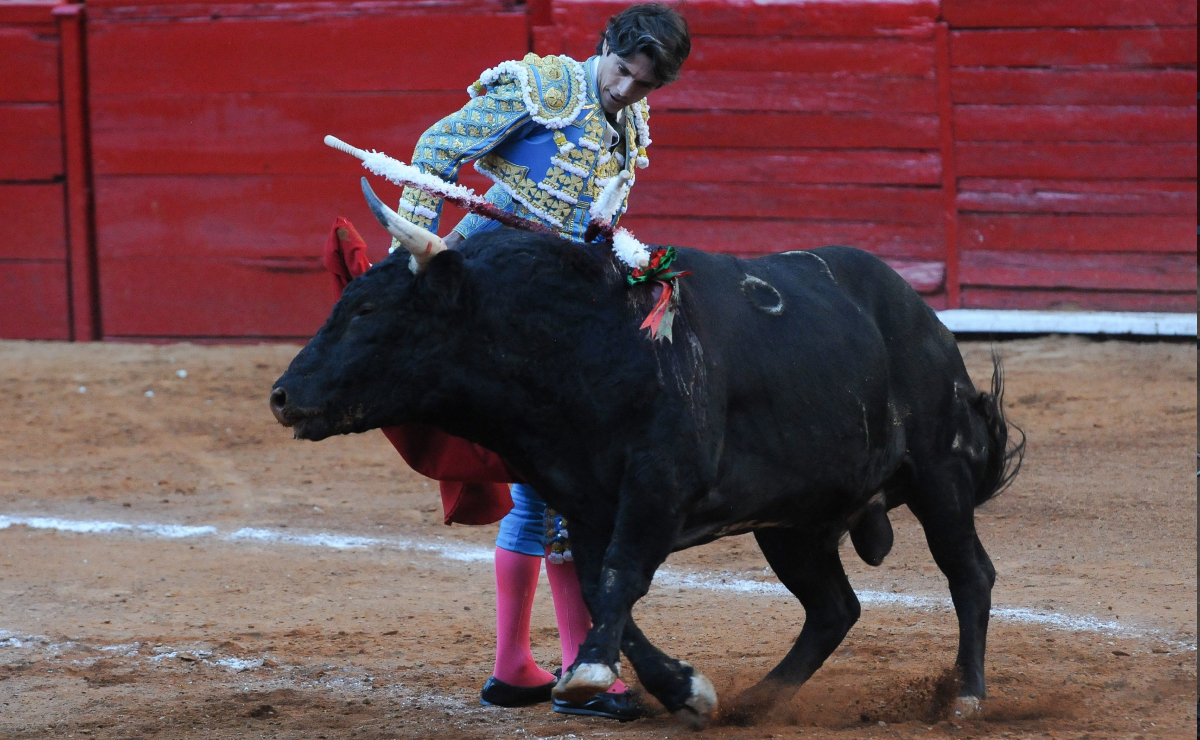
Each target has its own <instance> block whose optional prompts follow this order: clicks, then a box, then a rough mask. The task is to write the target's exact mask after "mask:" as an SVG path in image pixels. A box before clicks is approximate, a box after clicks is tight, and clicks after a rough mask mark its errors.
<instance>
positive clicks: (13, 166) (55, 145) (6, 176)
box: [0, 103, 63, 180]
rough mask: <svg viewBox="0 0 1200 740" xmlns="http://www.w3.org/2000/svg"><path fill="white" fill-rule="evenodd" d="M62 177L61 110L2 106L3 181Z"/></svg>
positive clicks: (0, 147) (45, 106)
mask: <svg viewBox="0 0 1200 740" xmlns="http://www.w3.org/2000/svg"><path fill="white" fill-rule="evenodd" d="M62 173H63V162H62V121H61V119H60V116H59V110H58V106H57V105H51V104H46V103H9V104H0V180H52V179H54V178H55V177H59V176H61V175H62Z"/></svg>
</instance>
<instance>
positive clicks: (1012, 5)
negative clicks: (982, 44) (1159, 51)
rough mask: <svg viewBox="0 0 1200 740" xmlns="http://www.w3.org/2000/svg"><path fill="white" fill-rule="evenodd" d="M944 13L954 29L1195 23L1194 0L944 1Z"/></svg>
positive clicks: (1184, 24)
mask: <svg viewBox="0 0 1200 740" xmlns="http://www.w3.org/2000/svg"><path fill="white" fill-rule="evenodd" d="M942 16H943V17H944V18H945V19H946V20H947V21H949V23H950V25H951V26H953V27H955V28H971V27H974V28H979V27H983V28H1027V27H1038V26H1079V27H1096V28H1102V27H1107V26H1187V25H1192V26H1194V25H1196V3H1194V2H1191V0H1091V1H1090V2H1086V3H1083V2H1062V0H945V1H944V2H943V3H942Z"/></svg>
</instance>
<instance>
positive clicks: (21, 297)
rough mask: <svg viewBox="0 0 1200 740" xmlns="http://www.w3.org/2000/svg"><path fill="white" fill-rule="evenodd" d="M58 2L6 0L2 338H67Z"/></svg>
mask: <svg viewBox="0 0 1200 740" xmlns="http://www.w3.org/2000/svg"><path fill="white" fill-rule="evenodd" d="M53 7H54V4H53V3H45V2H23V3H4V4H0V70H3V72H2V73H0V219H2V222H3V223H4V224H6V225H7V226H8V228H7V229H6V233H5V235H4V237H3V238H2V239H0V338H3V339H69V338H71V325H70V320H69V317H70V294H69V288H68V277H67V246H68V245H67V238H66V228H65V217H64V206H65V202H64V189H63V185H62V177H63V174H64V170H63V137H62V112H61V109H60V99H59V54H60V51H61V49H60V47H61V44H60V43H59V33H58V27H57V26H56V24H55V20H54V16H53V15H52V11H53Z"/></svg>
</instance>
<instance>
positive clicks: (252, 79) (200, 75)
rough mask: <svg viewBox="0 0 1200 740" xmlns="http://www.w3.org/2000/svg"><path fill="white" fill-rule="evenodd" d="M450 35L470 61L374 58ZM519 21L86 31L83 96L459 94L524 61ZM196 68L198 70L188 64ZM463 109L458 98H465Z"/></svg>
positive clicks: (394, 20) (471, 18) (373, 17)
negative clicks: (498, 68)
mask: <svg viewBox="0 0 1200 740" xmlns="http://www.w3.org/2000/svg"><path fill="white" fill-rule="evenodd" d="M447 29H453V36H454V44H455V45H456V47H457V48H461V49H470V50H471V53H470V54H435V53H417V54H405V55H404V57H403V63H399V64H397V63H389V62H388V60H387V58H386V57H382V56H380V50H381V49H388V48H392V47H394V46H395V44H396V43H397V39H403V43H404V44H405V46H406V47H407V48H412V49H436V48H438V47H440V46H442V45H443V44H444V43H445V42H446V34H447ZM526 45H527V28H526V25H525V16H524V14H522V13H495V14H489V15H479V14H457V15H451V14H447V13H444V12H436V11H434V12H425V13H422V12H419V11H418V12H414V11H413V10H409V11H407V12H399V13H396V14H394V15H380V14H364V15H357V16H342V17H328V18H323V19H320V20H319V21H314V20H312V19H309V18H297V17H289V16H281V17H276V18H256V19H246V20H213V21H210V22H197V23H178V22H163V21H143V22H122V23H93V24H92V25H91V26H90V28H89V35H88V47H89V48H88V51H89V55H90V58H91V70H90V71H91V80H90V84H91V94H92V96H93V97H94V98H95V97H99V96H105V95H136V94H145V95H181V94H212V93H250V92H256V93H272V92H296V93H316V92H325V91H335V92H347V91H354V92H380V91H398V90H412V91H421V90H425V91H429V90H452V91H455V92H462V91H464V90H465V89H466V87H467V85H469V84H470V83H471V82H472V81H474V80H475V79H476V78H477V77H478V76H479V74H480V73H481V72H482V71H483V70H485V69H487V68H489V67H492V66H494V65H496V64H499V63H500V62H502V61H504V60H506V59H520V58H521V57H522V56H524V54H525V52H526ZM197 59H204V60H205V63H204V64H196V60H197ZM464 102H465V98H464Z"/></svg>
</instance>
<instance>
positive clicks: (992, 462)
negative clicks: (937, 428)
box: [972, 351, 1025, 506]
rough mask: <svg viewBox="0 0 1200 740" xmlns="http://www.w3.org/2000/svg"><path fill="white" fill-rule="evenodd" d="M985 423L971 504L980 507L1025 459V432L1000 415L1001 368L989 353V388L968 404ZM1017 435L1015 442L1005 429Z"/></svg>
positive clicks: (1016, 471)
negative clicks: (983, 457)
mask: <svg viewBox="0 0 1200 740" xmlns="http://www.w3.org/2000/svg"><path fill="white" fill-rule="evenodd" d="M972 405H973V406H974V408H975V411H976V412H977V413H978V414H979V415H980V416H981V417H982V418H983V421H984V424H985V425H986V426H987V435H988V454H987V463H986V464H985V466H984V470H983V476H982V477H981V478H980V480H979V487H978V488H977V489H976V491H975V505H976V506H980V505H981V504H983V503H984V502H985V501H987V500H988V499H990V498H992V497H993V496H995V495H996V494H997V493H1000V492H1001V491H1003V490H1004V489H1005V488H1007V487H1008V485H1009V484H1010V483H1012V481H1013V478H1016V477H1017V473H1018V472H1020V470H1021V462H1022V460H1024V458H1025V432H1023V431H1021V428H1020V427H1018V426H1017V425H1016V424H1012V423H1010V422H1009V421H1008V419H1007V417H1005V415H1004V367H1003V366H1002V364H1001V362H1000V357H999V355H997V354H996V353H995V352H994V351H993V352H992V391H991V393H980V394H979V395H978V396H976V398H975V401H974V402H973V404H972ZM1010 429H1011V430H1012V431H1015V432H1016V433H1017V434H1019V435H1020V436H1021V439H1020V441H1016V440H1015V439H1013V438H1011V437H1010V435H1009V430H1010Z"/></svg>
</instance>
